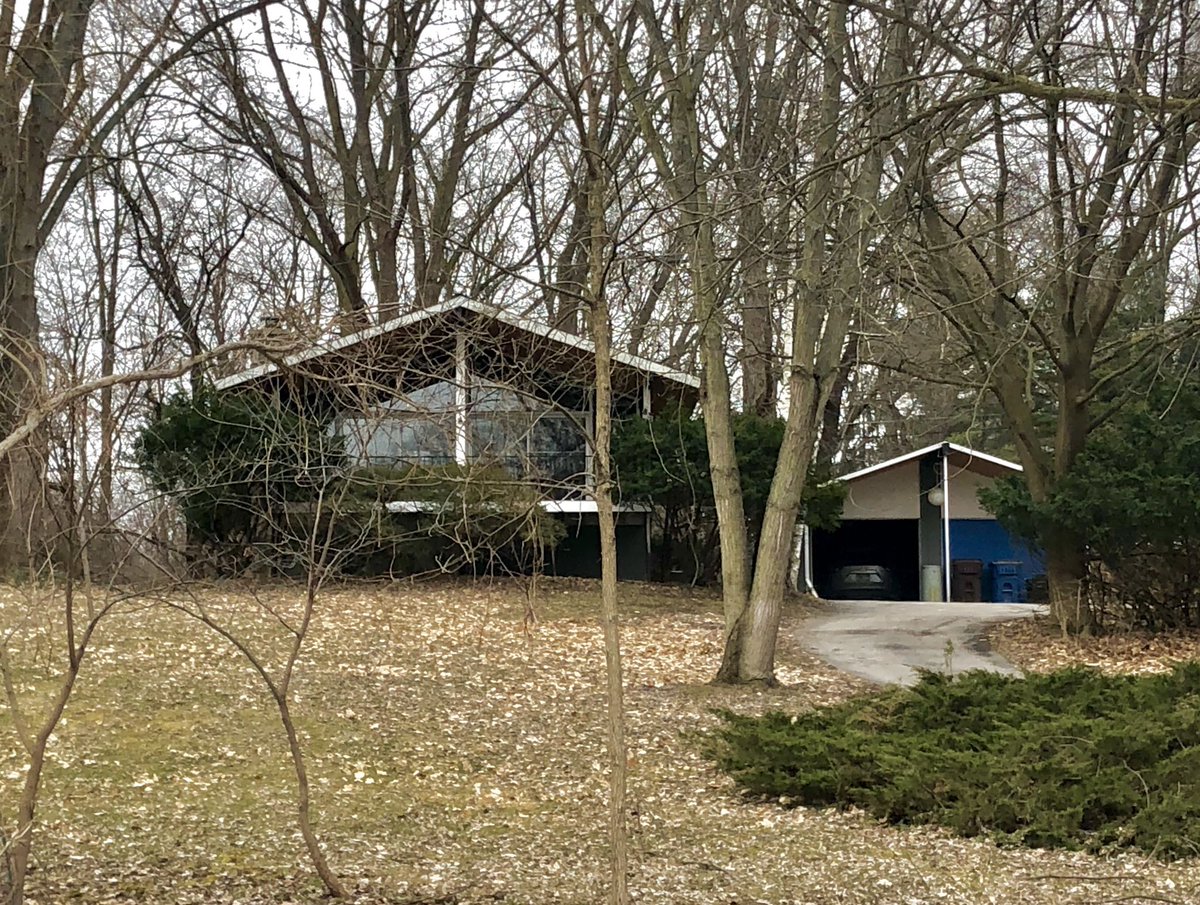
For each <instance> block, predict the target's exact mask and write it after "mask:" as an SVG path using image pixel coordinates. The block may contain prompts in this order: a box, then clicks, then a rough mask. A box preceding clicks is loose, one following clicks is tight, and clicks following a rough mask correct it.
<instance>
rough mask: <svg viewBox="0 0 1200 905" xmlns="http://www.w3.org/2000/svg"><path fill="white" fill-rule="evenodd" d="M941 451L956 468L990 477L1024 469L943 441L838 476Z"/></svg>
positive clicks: (883, 467)
mask: <svg viewBox="0 0 1200 905" xmlns="http://www.w3.org/2000/svg"><path fill="white" fill-rule="evenodd" d="M935 452H941V453H942V454H943V455H945V456H946V457H947V458H948V459H949V460H950V464H951V465H953V466H954V467H955V468H965V469H966V470H967V471H974V472H978V473H979V474H984V475H988V476H989V477H998V476H1000V475H1004V474H1019V473H1020V472H1022V471H1024V469H1023V468H1021V466H1020V465H1018V464H1017V463H1016V462H1010V461H1009V460H1008V459H1001V458H999V457H998V456H992V455H988V454H987V453H985V452H980V451H979V450H977V449H971V448H970V447H967V446H960V445H959V444H957V443H951V442H949V441H945V442H943V443H935V444H933V446H926V447H924V448H923V449H918V450H916V451H915V452H910V453H905V454H904V455H902V456H897V457H896V458H894V459H888V460H887V461H886V462H880V463H879V464H878V465H871V466H869V467H868V468H860V469H859V470H858V471H852V472H850V474H847V475H842V476H841V477H840V478H838V480H839V481H856V480H858V479H859V478H864V477H866V476H867V475H869V474H875V473H876V472H878V471H886V470H887V469H889V468H895V467H896V466H897V465H903V464H904V463H905V462H911V461H913V460H914V459H923V458H924V457H925V456H927V455H929V454H930V453H935Z"/></svg>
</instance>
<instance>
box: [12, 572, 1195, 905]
mask: <svg viewBox="0 0 1200 905" xmlns="http://www.w3.org/2000/svg"><path fill="white" fill-rule="evenodd" d="M261 593H262V594H263V595H264V597H265V598H267V599H269V600H271V601H273V602H274V603H275V604H277V605H280V606H284V607H286V606H288V605H289V604H291V603H293V602H294V601H295V600H296V598H297V597H298V592H296V591H294V590H290V589H287V588H276V589H273V590H269V591H264V592H261ZM623 593H624V595H625V601H624V608H625V611H626V614H627V621H626V624H625V636H624V640H625V650H626V655H627V660H626V663H627V669H628V676H627V681H628V688H629V696H628V707H629V724H630V742H631V752H630V759H631V763H632V774H631V783H632V790H631V791H632V802H633V806H634V809H635V813H634V816H633V820H632V827H633V858H632V861H633V877H632V888H633V890H634V892H635V895H636V898H637V900H638V901H640V902H645V903H650V902H654V903H660V902H661V903H697V905H699V903H705V905H709V903H730V905H732V903H738V905H749V903H775V905H783V903H813V905H833V903H849V905H869V903H873V905H893V903H895V905H900V903H904V905H922V903H961V905H983V903H1046V905H1049V903H1090V902H1101V901H1124V902H1146V901H1155V902H1180V903H1183V902H1195V901H1200V866H1192V865H1189V864H1176V865H1171V866H1164V865H1161V864H1158V863H1155V862H1153V861H1148V860H1146V859H1144V858H1139V857H1132V856H1122V857H1120V858H1117V859H1114V860H1110V861H1101V860H1098V859H1095V858H1092V857H1088V856H1084V855H1077V854H1070V853H1046V852H1037V851H1013V850H1002V849H999V848H997V847H995V846H994V845H992V844H990V843H986V842H982V841H975V840H963V839H958V838H954V837H951V836H949V835H947V834H945V833H942V832H940V831H937V830H932V829H912V830H906V829H896V828H890V827H885V826H882V825H879V824H877V823H876V822H874V821H871V820H869V819H866V818H864V817H863V816H861V815H858V814H846V813H836V812H818V811H808V810H803V809H800V810H792V811H785V810H781V809H779V808H777V807H775V806H773V805H767V804H759V803H747V802H745V801H743V800H741V799H739V797H738V796H737V795H736V793H735V792H734V791H733V789H732V788H731V784H730V783H729V782H728V781H727V780H726V779H725V778H723V777H722V776H720V775H718V774H717V773H715V772H714V771H713V770H712V769H711V767H710V766H709V765H708V764H707V763H706V762H705V761H704V760H703V759H702V758H701V757H700V756H699V755H698V754H697V752H696V747H695V744H694V741H693V739H692V738H690V737H689V733H692V732H695V731H697V730H703V729H705V728H706V727H708V726H710V725H711V724H712V720H713V718H712V716H711V708H713V707H731V708H736V709H739V710H746V711H751V710H755V711H756V710H761V709H764V708H768V707H770V708H784V709H802V708H808V707H812V706H816V705H820V704H825V703H828V702H831V701H835V700H839V699H842V698H843V697H845V696H846V695H848V694H852V693H854V692H855V691H857V690H859V689H861V687H862V686H861V685H860V684H859V683H858V682H857V681H856V680H853V679H849V678H847V677H845V676H843V675H840V674H838V673H836V672H834V671H833V670H831V669H830V668H829V667H827V666H825V665H823V664H822V663H820V662H818V661H816V660H814V659H813V658H812V657H811V656H810V655H808V654H806V653H804V652H803V651H801V650H800V649H799V647H798V646H797V645H795V644H793V643H790V642H789V643H785V645H784V647H783V650H782V653H781V661H782V664H783V666H782V669H781V670H780V674H781V677H782V678H783V680H784V681H785V682H787V683H788V684H789V687H787V688H784V689H779V690H773V691H762V690H751V689H719V688H713V687H710V686H708V685H707V684H705V683H706V681H707V679H708V678H709V676H710V675H711V674H712V672H713V670H714V669H715V666H716V663H717V660H718V658H719V653H720V650H719V639H720V634H721V628H720V627H721V621H720V617H719V612H718V609H717V601H716V600H715V599H713V598H712V597H711V596H707V595H693V594H690V593H686V592H681V591H670V590H668V589H662V588H655V587H649V586H637V585H629V586H625V587H624V588H623ZM18 598H19V595H16V594H15V593H14V594H13V595H11V596H10V599H9V600H8V602H7V604H6V605H5V606H4V607H3V608H2V609H3V610H4V613H5V615H6V616H7V617H8V618H9V619H10V620H11V619H12V618H13V616H14V614H15V612H16V611H17V610H18V609H19V607H20V602H19V599H18ZM203 599H204V602H205V604H206V605H207V606H209V607H210V608H212V610H213V611H214V612H218V613H222V614H224V615H225V616H227V617H228V618H229V619H231V620H232V621H233V622H234V623H235V624H237V626H238V627H239V630H240V631H242V632H244V633H247V634H248V635H250V636H253V637H254V640H255V642H256V644H257V645H259V647H260V649H263V650H267V649H270V647H271V645H272V644H274V643H277V640H278V633H277V630H278V625H277V624H275V625H272V624H271V623H270V622H269V621H268V620H263V619H260V618H259V615H260V613H259V611H257V610H256V609H255V607H254V605H253V599H252V596H251V594H250V593H249V592H248V591H247V590H246V589H241V588H232V587H231V588H227V589H210V590H208V591H206V592H204V598H203ZM597 607H598V595H597V591H596V588H595V587H594V586H592V585H590V584H586V583H576V584H569V583H560V584H555V585H552V586H550V587H549V588H548V589H547V591H546V598H545V600H544V602H543V605H542V606H541V607H540V612H541V615H542V617H543V621H542V622H541V623H540V624H539V625H538V626H537V627H536V628H535V629H534V630H533V632H532V633H531V634H530V635H529V636H526V635H525V634H524V633H523V632H522V630H521V615H522V608H523V601H522V598H521V595H520V593H519V589H518V588H516V587H514V586H512V585H506V584H497V585H488V584H476V585H469V584H458V585H453V584H442V585H415V586H409V585H403V584H399V585H394V586H374V587H361V586H359V587H343V588H334V589H331V590H329V591H328V592H326V593H325V594H324V595H323V597H322V599H321V607H320V616H319V620H318V623H317V625H316V626H315V628H314V632H313V636H312V638H311V643H310V645H309V647H308V650H307V654H306V657H305V659H304V662H303V663H302V664H301V666H300V684H299V685H298V687H297V698H298V701H297V711H298V716H299V719H300V720H301V722H302V727H303V730H304V732H305V734H306V736H307V745H308V749H309V752H310V760H311V772H312V775H313V782H314V789H315V798H316V800H315V806H316V809H317V813H318V817H319V831H320V833H321V835H322V837H323V839H324V840H325V842H326V845H327V847H328V851H329V854H330V857H331V860H332V862H333V864H334V865H335V866H336V868H337V869H338V870H339V871H340V872H341V874H342V875H343V876H345V877H347V878H349V880H350V883H351V885H353V886H355V887H356V888H357V889H358V890H359V900H360V901H361V902H364V903H372V905H374V903H383V902H388V903H392V902H408V901H422V902H433V901H437V902H443V903H452V902H462V903H483V902H499V901H504V902H506V903H529V905H543V903H555V902H556V903H597V902H602V901H603V900H604V894H603V870H604V862H605V855H604V851H605V850H604V828H603V827H604V795H605V788H606V776H605V770H604V743H603V737H602V725H603V708H604V699H603V696H602V685H601V681H600V680H601V669H602V660H603V658H602V649H601V642H600V636H599V632H598V631H597V629H596V627H595V625H594V623H595V611H596V609H597ZM800 618H802V612H800V611H793V612H789V614H788V630H795V629H796V628H797V623H798V621H799V619H800ZM30 637H32V635H31V636H30ZM30 650H31V651H32V650H33V649H32V647H31V648H30ZM44 653H45V652H44V651H42V653H41V654H39V656H43V655H44ZM35 660H36V658H35ZM26 678H27V680H28V682H27V686H26V688H25V691H26V692H27V693H29V694H33V693H35V692H36V688H37V686H38V680H37V674H36V671H31V672H30V673H29V675H28V676H27V677H26ZM5 719H6V720H7V716H6V717H5ZM3 728H4V729H5V736H4V737H5V738H6V740H7V742H6V747H5V748H4V749H3V756H4V758H5V760H4V763H3V764H2V765H0V795H2V796H3V797H2V798H0V807H2V808H3V811H2V813H3V815H5V816H9V815H11V813H12V801H13V798H14V795H15V789H16V783H17V781H18V780H19V779H20V776H21V772H20V763H21V760H20V757H19V756H18V751H17V749H16V746H15V742H14V741H13V740H12V733H11V731H9V727H8V726H7V725H5V726H4V727H3ZM292 808H293V804H292V798H291V786H290V773H289V768H288V764H287V761H286V755H285V747H284V744H283V740H282V737H281V733H280V730H279V727H278V722H277V720H276V718H275V715H274V713H273V712H272V711H271V710H270V708H269V702H268V699H267V698H266V696H265V694H264V693H263V692H262V690H261V688H260V687H259V685H257V684H256V679H255V678H254V676H253V675H252V674H251V673H250V672H249V670H247V669H246V668H245V666H244V664H243V663H242V662H241V661H240V660H239V658H238V656H237V655H236V654H234V653H232V652H231V651H230V650H229V648H228V646H227V645H225V644H224V643H223V642H221V641H220V640H219V639H218V638H216V637H215V636H214V635H212V634H209V633H206V631H204V630H202V629H201V628H199V627H198V626H196V625H195V624H194V623H190V622H188V621H187V620H186V619H185V617H182V616H181V615H179V614H177V613H173V612H171V611H170V610H168V609H165V608H162V607H158V606H153V607H148V608H139V609H134V610H129V611H127V612H126V613H125V614H123V615H121V616H120V617H119V618H115V619H113V620H112V621H111V622H109V623H108V624H107V625H106V626H105V628H104V630H103V634H102V636H101V637H100V638H99V639H98V645H97V648H96V650H95V651H94V656H93V659H92V662H91V663H90V664H88V666H87V668H86V670H85V674H84V676H83V679H82V684H81V685H80V687H79V689H78V693H77V696H76V698H75V699H74V700H73V702H72V704H71V706H70V708H69V711H68V713H67V718H66V723H65V725H63V726H62V727H61V728H60V730H59V733H58V739H57V741H56V742H55V744H54V746H53V763H52V764H51V765H50V767H49V770H48V774H47V777H46V784H45V795H44V802H43V806H42V809H41V812H40V819H41V826H40V829H39V835H38V840H37V847H36V848H37V853H38V854H37V859H38V865H37V866H38V870H37V871H36V873H34V875H33V876H32V878H31V889H30V892H31V899H32V900H33V901H34V902H37V903H42V905H51V903H60V902H88V903H93V902H137V903H179V905H187V903H218V902H220V903H233V902H238V903H241V905H251V903H255V905H257V903H268V902H269V903H289V902H290V903H314V902H317V901H320V900H321V895H320V890H319V889H318V887H317V886H316V884H315V882H314V881H313V879H312V876H311V871H310V869H309V867H308V865H307V863H306V861H305V860H304V858H303V855H302V851H301V847H300V844H299V841H298V838H297V835H296V833H295V832H294V830H293V827H292V821H291V813H292ZM1088 878H1091V879H1088Z"/></svg>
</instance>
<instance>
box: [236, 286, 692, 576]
mask: <svg viewBox="0 0 1200 905" xmlns="http://www.w3.org/2000/svg"><path fill="white" fill-rule="evenodd" d="M594 355H595V349H594V346H593V345H592V343H591V342H589V341H588V340H586V339H583V338H581V337H578V336H574V335H571V334H567V333H564V332H562V331H559V330H555V329H552V328H549V327H546V326H544V325H542V324H539V323H537V322H536V321H533V320H530V319H528V318H524V317H520V316H517V315H514V314H512V313H510V312H506V311H502V310H498V309H495V308H492V307H490V306H487V305H483V304H480V303H477V302H473V301H470V300H462V299H460V300H453V301H449V302H445V303H443V304H440V305H437V306H434V307H431V308H427V309H424V310H421V311H416V312H413V313H411V314H407V315H405V316H402V317H399V318H396V319H394V320H391V321H388V322H386V323H383V324H380V325H378V326H373V327H368V328H365V329H362V330H359V331H357V332H355V333H350V334H347V335H343V336H338V337H334V338H331V339H328V340H326V341H323V342H318V343H316V344H313V345H311V346H308V347H306V348H302V349H301V350H300V351H297V352H294V353H293V354H290V355H287V356H285V357H284V358H283V359H282V360H281V361H280V362H279V363H278V364H275V363H270V362H268V363H264V364H261V365H259V366H257V367H253V368H250V369H248V370H245V371H242V372H240V373H237V374H234V375H232V376H229V377H226V378H224V379H223V380H221V381H219V382H218V383H217V387H216V388H217V389H218V390H220V391H254V392H260V393H266V394H270V395H271V396H272V398H273V399H274V400H275V401H276V403H277V404H278V405H280V406H284V407H292V408H293V409H296V410H300V409H303V410H305V411H308V412H313V411H319V412H320V413H321V417H322V418H323V420H326V421H328V423H329V425H330V427H329V430H330V431H331V432H334V433H336V434H338V435H340V437H341V438H342V447H343V449H344V452H345V455H346V457H347V458H348V459H349V463H348V464H350V465H362V466H385V467H386V466H399V467H403V466H414V465H416V466H432V467H438V466H454V465H458V466H470V465H472V464H477V463H484V464H487V465H490V466H494V467H497V468H500V469H503V471H504V472H506V473H507V474H508V475H510V476H512V477H513V478H516V479H519V480H521V481H523V482H528V484H530V485H533V486H535V487H537V488H538V493H539V495H540V500H539V505H540V506H541V507H542V508H543V509H544V510H545V511H547V512H549V513H551V514H552V515H553V516H555V517H556V518H560V519H562V520H563V522H564V524H565V527H566V537H565V539H564V540H563V541H562V542H561V543H560V544H559V545H558V546H557V548H556V549H555V550H554V552H553V554H552V557H553V558H552V562H551V563H550V564H549V566H550V568H551V569H552V570H553V571H554V572H555V573H557V574H560V575H579V576H598V575H599V568H600V566H599V522H598V520H597V516H596V504H595V502H594V501H593V499H592V498H591V493H590V488H591V486H592V485H593V483H594V480H593V479H594V468H593V446H592V437H593V429H594V421H595V418H594V415H595V400H594V395H595V393H594V380H595V359H594ZM612 359H613V363H612V386H613V396H614V399H613V415H614V417H616V418H633V417H643V416H646V417H648V416H650V415H652V414H654V413H656V412H658V411H660V410H661V409H662V408H663V407H664V406H667V405H670V406H683V407H684V408H686V409H691V408H694V406H695V404H696V401H697V399H698V396H699V388H700V384H699V381H698V380H697V379H696V378H695V377H692V376H690V375H687V374H683V373H680V372H679V371H676V370H674V369H672V368H669V367H666V366H665V365H661V364H658V363H656V362H653V361H649V360H647V359H644V358H639V357H637V356H634V355H629V354H626V353H622V352H614V353H613V356H612ZM429 506H430V502H429V501H428V500H424V501H418V500H403V499H397V500H392V501H390V502H389V503H388V509H389V510H390V511H392V512H393V513H398V514H403V513H415V512H418V511H422V510H424V509H427V508H428V507H429ZM649 531H650V524H649V513H648V511H647V509H646V507H644V506H638V505H620V504H618V506H617V546H618V574H619V576H620V577H621V578H624V579H640V578H644V577H645V576H646V573H647V571H648V561H649V551H648V546H649V536H650V535H649Z"/></svg>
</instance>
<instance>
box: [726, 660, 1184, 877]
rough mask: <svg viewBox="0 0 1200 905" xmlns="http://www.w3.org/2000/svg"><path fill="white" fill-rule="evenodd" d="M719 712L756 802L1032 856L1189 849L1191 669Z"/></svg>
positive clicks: (735, 766) (940, 679)
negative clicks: (796, 710)
mask: <svg viewBox="0 0 1200 905" xmlns="http://www.w3.org/2000/svg"><path fill="white" fill-rule="evenodd" d="M721 717H722V725H721V727H720V728H719V730H718V731H717V732H716V734H715V735H713V736H712V737H710V738H709V739H707V740H706V747H707V750H708V753H709V754H710V756H711V757H712V758H713V759H714V760H715V761H716V763H717V764H718V765H719V767H720V768H721V769H723V770H724V771H726V772H727V773H729V774H730V775H731V776H732V777H733V778H734V779H735V780H736V782H737V783H738V785H739V786H740V787H741V788H742V789H743V790H744V791H745V792H746V793H747V794H748V795H751V796H754V797H758V798H765V799H775V800H778V801H780V802H781V803H783V804H785V805H788V806H800V805H805V806H814V807H827V806H833V807H839V808H849V807H855V808H861V809H862V810H864V811H867V812H868V813H870V814H872V815H874V816H875V817H877V818H879V819H881V820H885V821H887V822H890V823H895V824H937V825H940V826H944V827H947V828H949V829H951V830H953V831H954V832H956V833H959V834H962V835H965V836H980V835H983V836H990V837H993V838H995V839H997V840H999V841H1002V842H1006V843H1011V844H1017V845H1025V846H1031V847H1045V848H1066V849H1080V850H1087V851H1092V852H1100V851H1106V850H1112V849H1120V848H1129V849H1136V850H1139V851H1143V852H1147V853H1151V854H1154V855H1158V856H1161V857H1167V858H1178V857H1186V856H1194V855H1196V854H1200V664H1186V665H1181V666H1178V667H1177V668H1176V669H1175V670H1174V672H1172V673H1169V674H1163V675H1157V676H1142V677H1134V676H1119V677H1111V676H1104V675H1101V674H1100V673H1098V672H1095V671H1091V670H1084V669H1070V670H1064V671H1060V672H1056V673H1051V674H1049V675H1040V676H1030V677H1028V678H1015V677H1010V676H1001V675H996V674H993V673H984V672H973V673H967V674H965V675H962V676H959V677H955V678H950V677H947V676H944V675H941V674H933V673H927V674H925V675H924V676H922V678H921V680H920V682H919V683H918V684H917V685H916V686H915V687H913V688H910V689H894V690H890V691H888V692H884V693H882V694H878V695H872V696H869V697H863V698H857V699H854V700H851V701H848V702H846V703H843V704H841V705H838V706H835V707H830V708H825V709H822V710H817V711H813V712H810V713H806V714H801V715H798V716H790V715H788V714H784V713H768V714H766V715H764V716H761V717H755V716H741V715H737V714H734V713H729V712H724V713H722V714H721Z"/></svg>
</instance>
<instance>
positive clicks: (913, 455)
mask: <svg viewBox="0 0 1200 905" xmlns="http://www.w3.org/2000/svg"><path fill="white" fill-rule="evenodd" d="M941 448H942V444H941V443H935V444H934V445H933V446H926V447H925V448H924V449H918V450H917V451H916V452H910V453H905V454H904V455H902V456H897V457H896V458H894V459H888V460H887V461H886V462H880V463H879V464H878V465H868V466H867V467H866V468H860V469H859V470H858V471H852V472H850V474H844V475H842V476H841V477H840V478H838V480H839V481H854V480H856V479H858V478H863V477H866V476H867V475H869V474H874V473H875V472H877V471H883V470H884V469H887V468H892V467H893V466H896V465H902V464H903V463H905V462H908V461H910V460H912V459H919V458H921V457H922V456H927V455H929V454H930V453H931V452H937V451H938V450H939V449H941Z"/></svg>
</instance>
